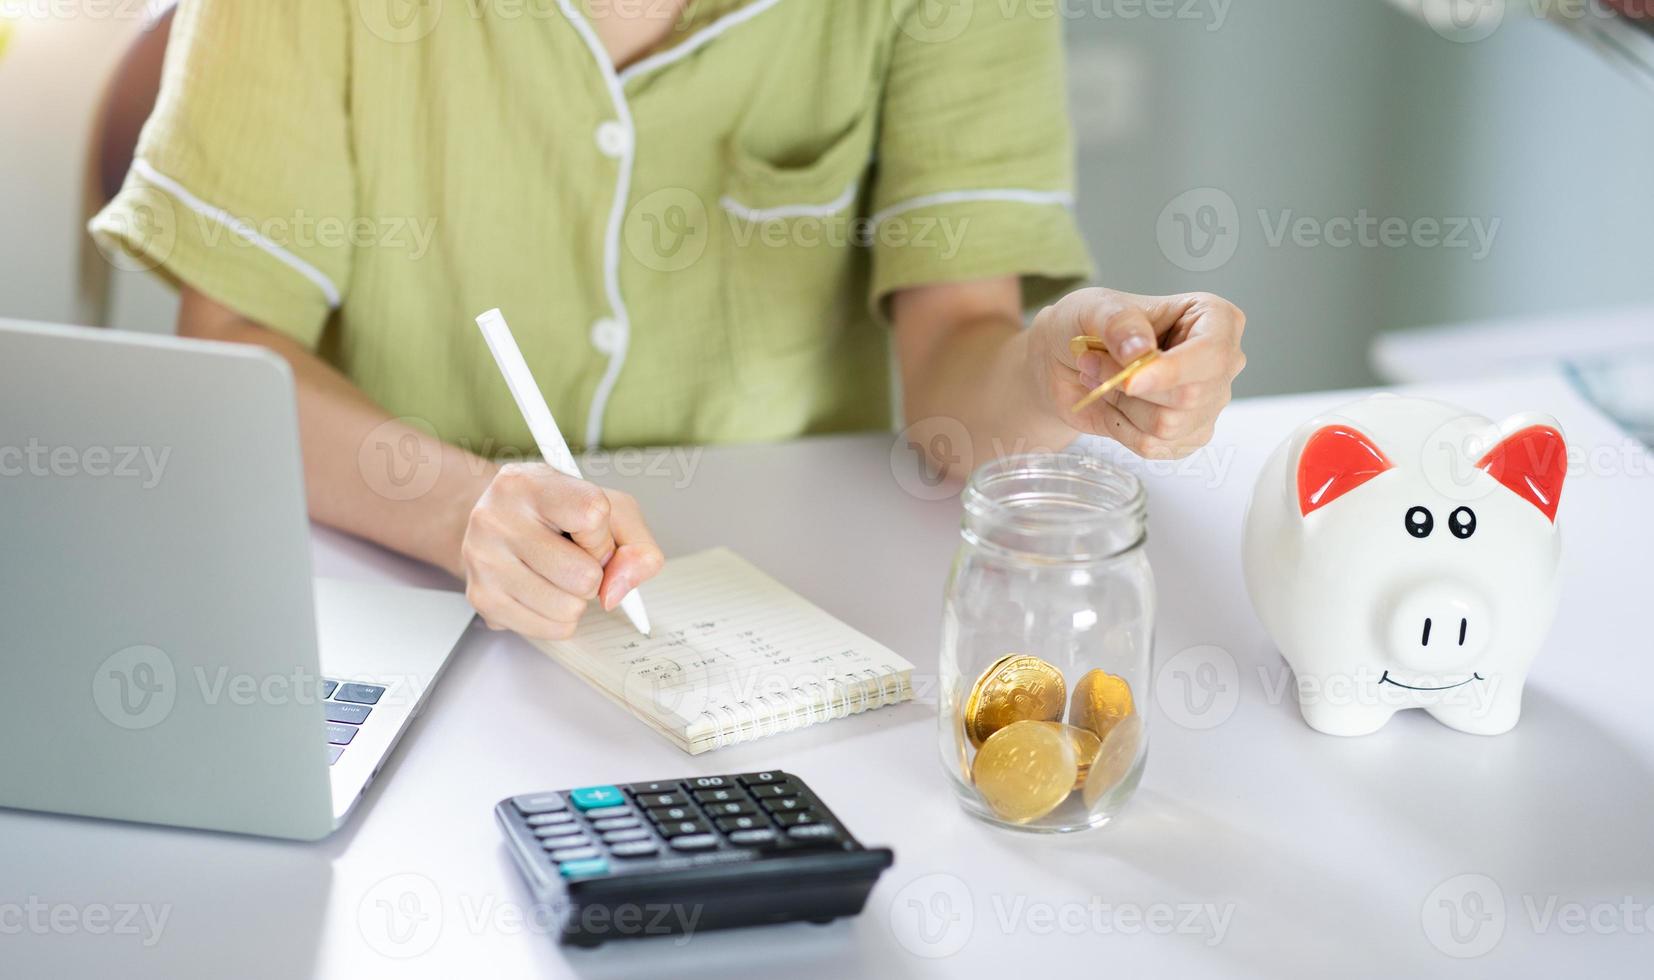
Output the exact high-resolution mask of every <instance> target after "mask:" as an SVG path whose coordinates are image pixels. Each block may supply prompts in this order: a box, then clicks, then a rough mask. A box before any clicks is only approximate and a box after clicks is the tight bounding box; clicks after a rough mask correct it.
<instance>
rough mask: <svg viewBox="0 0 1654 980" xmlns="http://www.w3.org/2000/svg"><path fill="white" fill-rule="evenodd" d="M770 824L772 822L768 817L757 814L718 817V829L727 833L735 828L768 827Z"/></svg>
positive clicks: (753, 828)
mask: <svg viewBox="0 0 1654 980" xmlns="http://www.w3.org/2000/svg"><path fill="white" fill-rule="evenodd" d="M769 825H770V822H769V819H768V818H767V817H760V816H756V815H747V816H740V817H719V818H718V829H719V830H721V831H723V832H724V833H726V834H727V833H729V832H731V831H735V830H757V829H758V828H759V827H768V826H769Z"/></svg>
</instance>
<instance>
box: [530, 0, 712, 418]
mask: <svg viewBox="0 0 1654 980" xmlns="http://www.w3.org/2000/svg"><path fill="white" fill-rule="evenodd" d="M557 4H558V6H560V7H562V8H563V16H564V17H566V18H568V21H569V23H570V24H572V25H573V26H574V30H575V32H576V33H578V34H579V35H580V39H581V40H582V41H585V42H586V48H587V50H589V51H590V52H591V55H592V59H593V60H594V61H596V62H597V69H598V71H600V72H602V73H603V82H604V84H605V85H606V86H607V87H608V89H609V101H610V102H612V103H614V109H615V116H616V117H617V118H618V119H619V122H620V125H621V126H623V127H625V129H626V149H625V152H623V153H621V155H620V176H619V177H617V178H616V180H615V195H614V203H613V204H611V205H610V207H609V226H608V228H607V230H606V233H605V234H604V237H603V291H604V293H605V294H607V296H608V298H609V308H610V311H611V313H612V315H613V316H614V318H615V320H616V321H617V322H618V323H619V325H620V329H619V330H617V331H615V338H614V339H615V344H614V350H612V351H610V352H609V366H608V368H606V369H605V370H604V372H603V377H602V378H601V379H599V380H598V382H597V389H596V390H595V391H594V392H592V403H591V408H590V409H589V410H588V411H587V414H586V448H588V449H595V448H597V447H598V446H599V445H601V444H602V442H603V410H604V409H605V408H607V407H608V404H609V395H610V394H612V393H613V392H614V387H615V382H617V381H619V380H620V369H621V368H622V367H623V366H625V364H626V349H627V348H628V347H629V346H630V345H631V335H632V322H631V317H630V316H628V315H627V313H626V301H625V300H624V299H622V298H621V296H620V226H621V222H622V221H624V220H625V217H626V201H627V198H628V197H629V196H630V194H631V188H632V161H633V158H634V156H635V154H636V152H637V130H636V128H635V127H634V126H633V125H632V110H631V107H630V106H628V105H627V104H626V93H625V92H624V91H623V90H622V89H621V87H620V77H619V76H618V75H616V74H615V70H614V62H613V61H612V60H610V58H609V53H608V51H607V50H606V49H605V48H604V47H603V42H602V41H600V40H599V39H598V37H597V32H596V31H593V30H592V27H591V25H590V24H588V23H586V19H585V18H584V17H582V16H580V14H579V13H578V12H577V11H576V10H575V9H574V5H573V4H572V3H571V2H570V0H557ZM714 26H716V25H714ZM709 29H710V28H709ZM640 64H641V62H640ZM634 67H636V66H634Z"/></svg>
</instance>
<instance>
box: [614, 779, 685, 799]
mask: <svg viewBox="0 0 1654 980" xmlns="http://www.w3.org/2000/svg"><path fill="white" fill-rule="evenodd" d="M626 788H627V789H629V790H631V791H632V795H634V796H638V795H641V794H643V793H676V792H677V791H678V782H677V780H675V779H673V780H661V781H659V782H654V783H632V784H631V785H629V786H627V787H626Z"/></svg>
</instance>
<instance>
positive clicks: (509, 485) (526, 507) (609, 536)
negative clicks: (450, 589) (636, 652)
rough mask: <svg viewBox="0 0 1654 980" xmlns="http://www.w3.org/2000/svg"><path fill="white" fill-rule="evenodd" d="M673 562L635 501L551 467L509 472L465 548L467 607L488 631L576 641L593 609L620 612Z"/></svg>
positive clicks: (499, 476)
mask: <svg viewBox="0 0 1654 980" xmlns="http://www.w3.org/2000/svg"><path fill="white" fill-rule="evenodd" d="M564 535H567V537H565V536H564ZM664 561H665V559H664V557H663V556H662V555H661V551H660V547H659V546H658V545H656V544H655V539H654V537H653V536H652V535H651V534H650V533H649V527H648V525H646V524H644V522H643V515H642V513H641V512H640V511H639V510H638V505H637V501H636V500H634V499H633V498H632V497H631V495H629V494H625V493H621V492H620V491H618V490H605V489H603V488H602V487H599V486H597V485H596V484H592V483H587V482H586V481H584V480H577V479H575V478H573V477H568V476H564V475H563V474H561V473H559V472H557V471H556V470H554V469H552V468H551V467H550V466H547V465H546V464H544V463H511V464H508V465H506V466H503V467H501V468H500V470H499V471H498V472H497V473H496V474H495V476H494V479H493V480H492V482H490V483H489V484H488V487H487V489H485V490H484V491H483V493H482V496H480V497H478V498H477V502H476V504H475V506H473V507H472V508H471V514H470V517H469V519H468V520H467V521H466V525H465V537H464V539H463V541H462V542H461V544H460V564H461V568H462V570H463V571H464V575H465V597H466V598H467V599H469V600H471V605H472V606H474V607H475V608H476V610H477V612H478V613H480V614H481V615H482V618H483V621H484V622H486V623H487V624H488V627H489V628H490V629H495V630H513V631H515V632H517V633H521V634H522V635H524V636H527V637H530V638H532V639H539V640H566V639H568V638H569V637H570V636H572V635H573V634H574V629H575V626H576V625H577V624H578V623H579V621H580V616H581V615H582V614H583V613H584V612H585V611H586V607H587V605H588V604H589V603H590V602H591V600H593V599H597V600H598V601H599V602H600V603H601V605H602V606H603V608H604V609H606V610H607V609H613V608H614V607H615V606H617V605H619V604H620V600H621V599H624V598H625V597H626V594H627V593H628V592H630V591H632V590H633V589H635V588H637V587H638V586H639V585H640V584H642V583H643V582H645V581H647V580H649V579H650V578H652V577H654V575H655V573H656V572H659V571H660V569H661V565H662V564H663V563H664Z"/></svg>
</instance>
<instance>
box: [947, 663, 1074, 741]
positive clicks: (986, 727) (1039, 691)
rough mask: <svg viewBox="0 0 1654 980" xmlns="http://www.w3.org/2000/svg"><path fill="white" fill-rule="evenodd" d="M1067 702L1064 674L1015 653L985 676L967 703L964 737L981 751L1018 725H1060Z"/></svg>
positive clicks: (984, 673) (994, 664) (973, 689)
mask: <svg viewBox="0 0 1654 980" xmlns="http://www.w3.org/2000/svg"><path fill="white" fill-rule="evenodd" d="M1067 700H1068V685H1067V683H1066V682H1064V681H1063V679H1062V671H1060V670H1058V669H1057V668H1055V667H1053V666H1051V665H1050V664H1048V663H1046V662H1045V661H1043V660H1041V659H1040V658H1038V657H1030V656H1028V655H1027V654H1023V653H1013V654H1011V655H1009V656H1005V657H1001V658H999V659H998V660H996V661H994V663H993V665H992V666H990V667H989V668H988V669H987V670H985V671H983V672H982V676H981V677H979V678H977V680H976V685H975V686H974V687H972V688H971V694H970V697H969V698H967V699H966V700H965V735H966V736H967V737H968V738H969V739H970V741H971V744H972V745H974V746H976V747H978V748H980V747H981V746H982V745H983V744H984V743H986V742H987V741H988V738H989V736H991V735H993V733H995V732H997V731H999V730H1000V729H1001V728H1004V727H1006V726H1007V725H1010V724H1012V723H1013V722H1018V721H1057V720H1059V719H1061V718H1062V711H1063V705H1064V703H1065V702H1066V701H1067Z"/></svg>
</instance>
